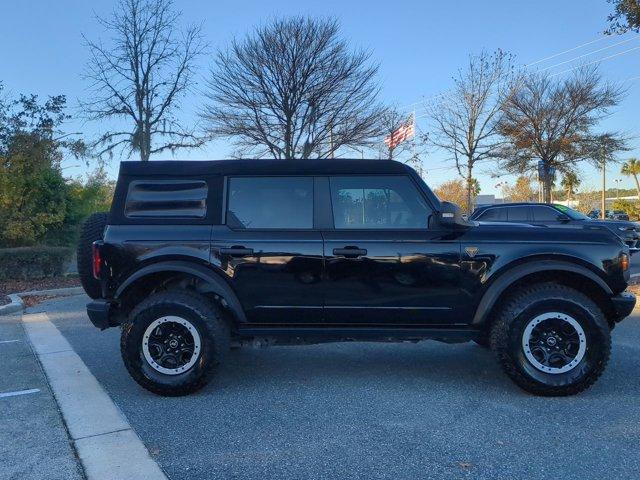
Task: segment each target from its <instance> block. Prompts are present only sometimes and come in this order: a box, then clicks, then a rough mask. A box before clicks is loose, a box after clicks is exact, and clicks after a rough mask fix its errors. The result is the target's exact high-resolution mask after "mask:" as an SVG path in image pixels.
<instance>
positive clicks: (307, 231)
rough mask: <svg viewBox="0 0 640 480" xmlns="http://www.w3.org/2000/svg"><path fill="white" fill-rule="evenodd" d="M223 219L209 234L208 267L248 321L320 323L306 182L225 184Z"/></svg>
mask: <svg viewBox="0 0 640 480" xmlns="http://www.w3.org/2000/svg"><path fill="white" fill-rule="evenodd" d="M225 213H226V215H225V216H226V219H225V223H226V225H223V226H220V227H218V226H214V228H213V231H212V242H211V249H212V262H214V263H217V264H218V265H219V267H220V268H221V269H222V270H223V271H225V272H226V274H227V277H228V278H229V281H230V282H231V284H232V287H233V289H234V290H235V292H236V294H237V295H238V299H239V300H240V303H241V304H242V306H243V308H244V311H245V313H246V315H247V319H248V321H249V322H251V323H272V324H282V323H305V322H319V321H321V320H322V304H323V294H322V285H321V283H320V280H321V275H322V265H323V256H322V255H323V248H322V246H323V245H322V235H321V233H320V231H319V230H317V229H316V228H315V227H314V179H313V177H306V176H300V177H293V176H266V177H258V176H235V177H229V178H227V182H226V202H225Z"/></svg>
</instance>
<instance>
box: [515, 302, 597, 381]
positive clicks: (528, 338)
mask: <svg viewBox="0 0 640 480" xmlns="http://www.w3.org/2000/svg"><path fill="white" fill-rule="evenodd" d="M522 349H523V351H524V355H525V357H526V358H527V360H528V361H529V363H531V365H533V366H534V367H535V368H536V369H537V370H540V371H541V372H544V373H549V374H552V375H558V374H560V373H565V372H568V371H570V370H573V369H574V368H575V367H576V366H577V365H578V364H579V363H580V362H581V361H582V359H583V358H584V355H585V352H586V351H587V339H586V335H585V333H584V329H583V328H582V326H581V325H580V324H579V323H578V321H577V320H576V319H575V318H573V317H572V316H570V315H567V314H566V313H560V312H549V313H543V314H541V315H538V316H536V317H534V318H533V319H531V320H530V321H529V323H528V324H527V326H526V327H525V329H524V333H523V334H522Z"/></svg>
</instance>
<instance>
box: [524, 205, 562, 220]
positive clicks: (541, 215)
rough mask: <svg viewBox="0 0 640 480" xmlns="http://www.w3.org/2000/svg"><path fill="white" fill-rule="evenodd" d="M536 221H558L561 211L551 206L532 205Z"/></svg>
mask: <svg viewBox="0 0 640 480" xmlns="http://www.w3.org/2000/svg"><path fill="white" fill-rule="evenodd" d="M531 211H532V212H533V219H534V220H535V221H536V222H557V221H558V215H560V212H558V211H557V210H555V209H553V208H549V207H531Z"/></svg>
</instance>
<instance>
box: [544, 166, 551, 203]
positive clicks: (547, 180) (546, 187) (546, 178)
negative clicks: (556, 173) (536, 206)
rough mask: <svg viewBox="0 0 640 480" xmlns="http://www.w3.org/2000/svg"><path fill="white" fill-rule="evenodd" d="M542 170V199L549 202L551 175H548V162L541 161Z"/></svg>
mask: <svg viewBox="0 0 640 480" xmlns="http://www.w3.org/2000/svg"><path fill="white" fill-rule="evenodd" d="M542 172H543V174H544V178H543V181H542V201H543V202H544V203H551V176H550V175H549V163H548V162H546V161H545V162H544V163H543V169H542Z"/></svg>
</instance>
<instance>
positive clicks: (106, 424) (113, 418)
mask: <svg viewBox="0 0 640 480" xmlns="http://www.w3.org/2000/svg"><path fill="white" fill-rule="evenodd" d="M22 322H23V325H24V327H25V330H26V332H27V337H28V338H29V342H30V343H31V345H32V347H33V351H34V353H35V354H36V356H37V358H38V361H39V362H40V364H41V365H42V368H43V370H44V372H45V374H46V377H47V380H48V382H49V386H50V388H51V390H52V392H53V395H54V397H55V399H56V402H57V403H58V406H59V408H60V412H61V413H62V417H63V419H64V422H65V424H66V426H67V431H68V432H69V436H70V438H71V441H72V442H73V445H74V447H75V449H76V452H77V454H78V457H79V459H80V463H81V464H82V467H83V469H84V472H85V475H86V477H87V480H131V479H136V480H167V477H166V475H165V474H164V472H163V471H162V469H161V468H160V466H159V465H158V464H157V463H156V461H155V460H154V459H153V458H152V457H151V455H150V454H149V451H148V450H147V447H146V446H145V445H144V443H142V441H141V440H140V438H139V437H138V435H137V434H136V433H135V431H134V430H133V429H132V428H131V425H130V424H129V422H128V420H127V419H126V418H125V416H124V415H123V414H122V412H121V411H120V409H119V408H118V407H117V406H116V404H115V403H113V401H112V400H111V398H110V397H109V395H108V394H107V392H106V391H105V390H104V388H103V387H102V385H101V384H100V383H99V382H98V380H96V378H95V377H94V376H93V374H92V373H91V372H90V371H89V369H88V368H87V366H86V365H85V363H84V362H83V361H82V359H81V358H80V357H79V356H78V354H77V353H76V352H75V351H74V350H73V348H72V347H71V344H69V342H68V341H67V339H66V338H65V337H64V336H63V335H62V334H61V333H60V331H59V330H58V329H57V328H56V326H55V325H54V324H53V323H51V321H50V320H49V317H48V316H47V314H46V313H35V314H29V315H24V316H23V317H22Z"/></svg>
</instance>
